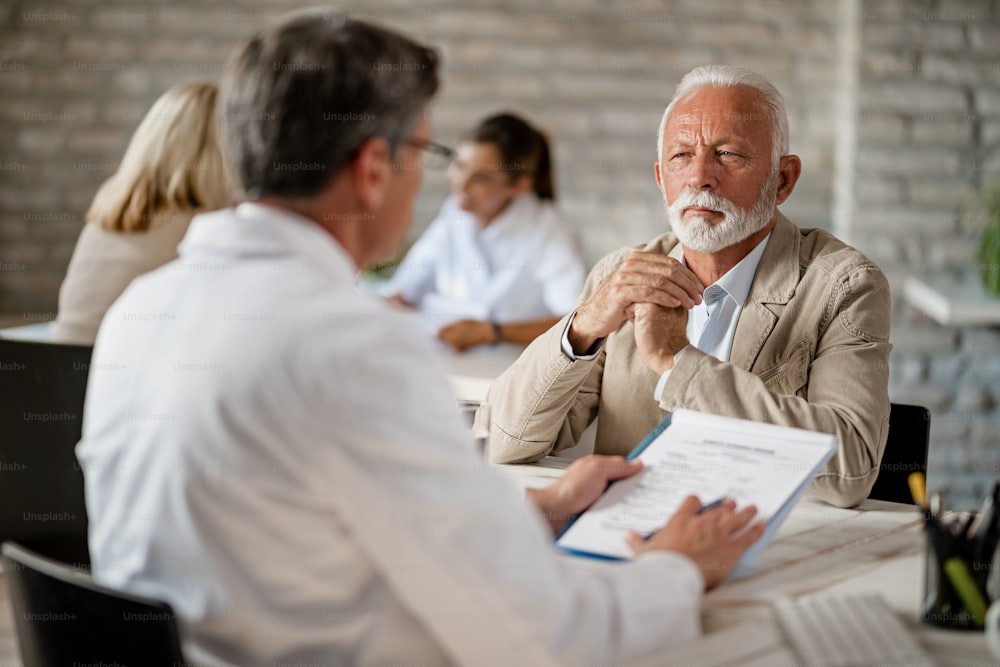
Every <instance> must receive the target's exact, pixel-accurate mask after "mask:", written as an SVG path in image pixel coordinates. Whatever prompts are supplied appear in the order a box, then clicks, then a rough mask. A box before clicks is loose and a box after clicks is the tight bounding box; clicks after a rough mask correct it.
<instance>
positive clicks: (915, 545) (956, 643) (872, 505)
mask: <svg viewBox="0 0 1000 667" xmlns="http://www.w3.org/2000/svg"><path fill="white" fill-rule="evenodd" d="M565 467H566V463H565V462H564V461H559V460H558V459H554V458H552V457H549V458H547V459H543V460H542V461H541V462H539V464H535V465H503V466H497V468H499V469H500V470H501V471H502V472H503V473H505V474H507V475H509V476H510V477H511V478H513V479H514V480H515V481H516V482H517V483H518V484H521V485H522V486H525V487H532V488H533V487H538V486H545V485H546V484H550V483H552V481H553V480H555V479H557V478H558V477H559V476H560V475H561V474H562V470H563V469H564V468H565ZM920 523H921V519H920V517H919V516H918V515H917V513H916V510H915V509H914V508H913V507H912V506H909V505H899V504H896V503H886V502H882V501H877V500H868V501H865V502H864V503H863V504H862V505H861V506H860V507H858V508H855V509H840V508H837V507H833V506H831V505H828V504H826V503H823V502H821V501H818V500H814V499H811V498H804V499H803V500H802V501H801V502H800V503H799V504H798V505H797V506H796V507H795V509H794V510H793V511H792V513H791V515H790V516H789V518H788V520H787V521H786V522H785V523H784V525H783V526H782V527H781V530H780V531H779V532H778V535H777V536H776V537H775V539H774V541H773V542H772V543H771V544H770V545H769V546H768V548H767V549H766V550H765V551H764V553H763V554H762V556H761V559H760V561H758V563H757V567H756V570H755V572H754V573H753V574H750V575H748V576H745V577H743V578H741V579H737V580H734V581H730V582H727V583H725V584H723V585H721V586H719V587H717V588H715V589H714V590H712V591H711V592H709V593H708V594H707V595H706V596H705V602H704V605H703V609H702V625H703V628H704V632H705V634H704V636H703V637H702V638H701V639H699V640H697V641H695V642H692V643H691V644H688V645H686V646H684V647H681V648H680V649H677V650H675V651H672V652H670V653H668V654H663V653H660V654H657V655H652V656H649V658H648V659H647V660H644V661H639V662H638V663H636V665H635V667H639V666H642V667H647V666H648V667H652V666H653V665H684V666H685V667H687V666H697V667H710V666H719V667H722V666H723V665H730V666H732V665H741V666H742V665H753V666H759V667H786V666H787V667H793V666H795V665H798V664H799V663H798V659H797V657H796V656H795V654H794V653H793V652H792V649H791V648H790V647H789V645H788V644H787V643H786V641H785V638H784V637H783V636H782V633H781V630H780V628H779V627H778V625H777V622H776V621H775V620H774V618H773V615H772V612H771V608H770V604H771V603H772V602H773V601H774V600H777V599H779V598H782V597H799V596H803V595H806V594H813V593H824V594H826V593H829V594H831V595H845V594H852V593H861V592H878V593H881V594H882V596H883V597H885V599H886V602H887V603H888V604H889V606H890V607H892V608H893V609H894V610H896V611H897V612H898V613H899V614H900V617H901V618H902V619H903V621H904V623H906V624H907V625H908V626H909V627H910V629H911V630H912V631H913V633H914V634H915V636H916V637H917V639H918V640H919V641H920V643H921V644H922V645H923V646H924V647H925V648H926V649H927V651H928V652H929V653H930V654H931V655H932V656H933V657H934V658H935V659H936V660H937V661H938V664H940V665H942V666H950V665H954V666H956V667H957V666H958V665H978V666H979V667H987V666H988V665H1000V661H997V660H995V659H994V658H991V657H990V654H989V652H988V651H987V649H986V641H985V639H984V637H983V633H981V632H967V631H959V630H941V629H937V628H933V627H931V626H927V625H924V624H923V623H920V622H919V620H918V619H919V614H920V612H919V610H920V601H921V597H922V595H923V567H924V566H923V548H924V541H923V531H922V530H921V526H920ZM596 562H597V561H595V563H596ZM605 566H607V567H614V565H613V564H612V565H605ZM665 594H668V592H666V591H665Z"/></svg>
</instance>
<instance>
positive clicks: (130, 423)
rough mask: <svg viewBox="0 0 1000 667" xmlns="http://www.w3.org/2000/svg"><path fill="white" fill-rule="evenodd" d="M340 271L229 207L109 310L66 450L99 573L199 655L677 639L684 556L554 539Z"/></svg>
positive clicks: (692, 585)
mask: <svg viewBox="0 0 1000 667" xmlns="http://www.w3.org/2000/svg"><path fill="white" fill-rule="evenodd" d="M354 274H355V267H354V266H353V265H352V263H351V261H350V259H349V257H348V255H347V254H346V253H345V252H344V251H343V250H342V248H341V247H340V246H339V245H338V244H337V243H336V242H335V241H334V240H333V238H332V237H330V236H329V235H328V234H327V233H325V232H324V231H322V229H321V228H320V227H319V226H318V225H316V224H314V223H313V222H311V221H308V220H305V219H303V218H300V217H297V216H294V215H291V214H289V213H286V212H280V211H278V210H277V209H273V208H269V207H265V206H261V205H255V204H242V205H241V206H239V207H238V208H237V209H235V210H225V211H218V212H215V213H208V214H204V215H201V216H198V217H197V218H196V219H195V221H194V222H193V223H192V227H191V229H190V231H189V233H188V235H187V237H186V238H185V240H184V242H183V243H182V244H181V246H180V258H179V259H178V260H176V261H175V262H173V263H171V264H167V265H166V266H164V267H162V268H160V269H158V270H156V271H154V272H152V273H150V274H147V275H145V276H142V277H140V278H138V279H137V280H135V281H134V282H133V283H132V285H131V286H130V287H129V288H128V289H127V290H126V292H125V293H124V295H123V296H122V297H121V298H120V299H119V300H118V301H117V302H116V303H115V304H114V305H113V306H112V308H111V309H110V310H109V312H108V315H107V316H106V317H105V319H104V322H103V324H102V326H101V329H100V332H99V334H98V338H97V342H96V346H95V351H94V357H93V362H92V365H91V371H90V381H89V382H90V384H89V386H88V391H87V400H86V408H85V414H84V423H83V440H82V441H81V443H80V445H79V447H78V449H77V453H78V456H79V458H80V462H81V464H82V466H83V471H84V477H85V480H86V492H87V509H88V513H89V516H90V540H91V541H90V548H91V554H92V559H93V572H94V576H95V577H96V579H97V580H98V581H99V582H101V583H104V584H107V585H109V586H112V587H115V588H119V589H125V590H130V591H135V592H138V593H141V594H146V595H151V596H154V597H157V598H162V599H164V600H166V601H168V602H169V603H170V604H171V605H173V607H174V609H175V611H176V612H177V613H178V615H179V618H180V619H181V622H182V634H183V641H184V647H185V650H186V651H187V658H188V659H189V660H197V661H203V662H205V663H207V664H210V665H240V666H249V665H274V664H314V663H316V664H324V665H325V664H336V665H373V664H464V665H505V666H507V665H546V664H610V663H617V662H618V661H620V660H622V659H623V658H625V657H628V656H630V655H633V654H635V653H637V652H646V651H649V650H653V649H657V648H660V647H666V646H668V645H671V644H677V643H680V642H683V641H685V640H689V639H691V638H692V637H694V636H696V635H697V634H698V608H699V604H700V599H701V589H702V585H703V584H702V579H701V577H700V575H699V574H698V571H697V569H696V568H695V567H694V565H693V564H692V563H691V562H690V561H689V560H687V559H686V558H684V557H681V556H679V555H674V554H654V555H649V556H644V557H643V558H640V559H639V560H638V561H637V562H635V563H632V564H628V565H618V566H608V567H603V568H600V569H599V570H598V571H597V572H596V573H595V572H594V571H593V569H592V568H587V569H586V570H583V569H582V568H579V567H578V566H577V564H575V563H574V562H573V561H572V560H571V559H568V558H566V557H561V556H557V555H556V554H555V553H554V551H553V548H552V546H551V542H550V536H549V535H548V534H547V530H546V529H545V528H544V526H543V522H542V520H541V518H540V516H539V515H538V514H537V512H536V511H535V510H534V509H533V507H531V506H530V503H527V502H525V500H524V498H523V495H522V492H521V491H520V490H519V489H517V488H515V486H514V485H513V484H512V483H511V482H509V481H508V480H507V479H506V478H505V477H503V476H502V475H500V474H499V473H497V472H496V471H494V470H492V469H491V468H490V466H489V465H487V464H485V463H484V462H483V461H482V460H481V459H479V458H478V457H477V456H476V455H475V454H474V453H473V450H472V447H471V443H470V442H469V438H468V437H467V435H468V434H467V431H466V430H465V429H464V428H463V426H462V425H461V423H460V421H459V417H458V414H457V412H456V408H455V401H454V399H453V398H452V396H451V394H450V392H449V389H448V385H447V383H446V380H445V378H444V372H443V370H442V368H441V367H440V364H439V362H438V360H437V355H435V354H433V353H432V351H431V343H430V342H429V341H428V340H427V339H426V338H425V337H424V336H422V335H420V332H419V326H418V325H416V323H415V321H414V318H413V317H412V316H410V315H406V314H403V313H399V312H394V311H393V310H392V309H390V308H387V307H385V306H384V305H383V304H382V303H381V302H379V301H377V300H373V299H371V298H369V297H366V296H364V295H362V294H361V293H360V292H358V291H357V289H356V288H355V286H354Z"/></svg>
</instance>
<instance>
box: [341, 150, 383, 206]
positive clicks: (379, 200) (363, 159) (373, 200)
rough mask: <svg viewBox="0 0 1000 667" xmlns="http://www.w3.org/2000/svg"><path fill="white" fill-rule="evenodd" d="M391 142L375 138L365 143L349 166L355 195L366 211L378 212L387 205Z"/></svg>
mask: <svg viewBox="0 0 1000 667" xmlns="http://www.w3.org/2000/svg"><path fill="white" fill-rule="evenodd" d="M391 158H392V155H391V154H390V151H389V142H388V141H386V140H385V139H382V138H379V137H374V138H371V139H368V140H367V141H365V142H364V143H363V144H361V146H360V147H359V148H358V150H357V155H356V156H355V157H354V159H353V160H352V161H351V162H350V164H349V165H348V167H347V168H348V170H349V171H350V176H351V182H352V184H353V185H354V194H355V196H356V197H357V199H358V202H359V203H360V205H361V206H362V208H364V209H365V210H366V211H377V210H379V209H381V208H382V205H383V203H385V198H386V194H387V191H388V187H389V182H390V175H391V171H392V163H391Z"/></svg>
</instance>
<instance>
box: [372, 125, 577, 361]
mask: <svg viewBox="0 0 1000 667" xmlns="http://www.w3.org/2000/svg"><path fill="white" fill-rule="evenodd" d="M453 157H454V159H453V160H452V162H451V164H450V166H449V167H448V182H449V184H450V186H451V193H452V194H451V196H450V197H449V198H448V199H447V200H446V201H445V202H444V204H443V205H442V207H441V212H440V213H438V216H437V217H436V218H435V219H434V221H433V222H431V224H430V226H429V227H428V228H427V230H426V231H425V232H424V233H423V235H421V237H420V239H419V240H417V242H416V243H415V244H414V245H413V247H412V248H411V249H410V251H409V252H408V253H407V255H406V257H405V258H404V260H403V262H402V263H401V264H400V266H399V268H398V269H397V270H396V273H395V274H393V277H392V280H391V281H390V284H389V286H388V288H387V289H386V292H387V293H388V294H390V295H391V298H392V300H393V301H394V302H396V303H397V304H400V305H405V306H410V307H415V308H417V309H419V310H420V312H421V314H422V315H423V317H424V319H425V321H426V322H427V324H428V325H429V326H430V328H431V329H432V330H434V331H436V333H437V336H438V338H439V339H441V340H442V341H443V342H444V343H446V344H447V345H449V346H451V347H452V348H454V349H456V350H459V351H461V350H465V349H467V348H470V347H474V346H477V345H490V344H496V343H500V342H508V343H519V344H522V345H527V344H528V343H530V342H531V341H533V340H534V339H535V338H536V337H538V336H539V335H540V334H541V333H543V332H544V331H546V330H547V329H548V328H549V327H551V326H552V325H553V324H555V323H556V322H558V321H559V319H560V318H561V317H562V316H563V315H566V314H567V313H568V312H570V311H571V310H573V308H574V307H575V306H576V301H577V298H578V297H579V296H580V292H581V291H582V290H583V282H584V279H585V278H586V275H587V269H586V265H585V263H584V261H583V257H582V255H581V254H580V247H579V243H578V242H577V239H576V237H575V236H574V235H573V231H572V230H571V229H570V226H569V225H568V224H566V222H565V221H564V220H563V219H562V218H561V217H560V215H559V212H558V210H557V209H556V206H555V200H556V192H555V185H554V182H553V174H552V172H553V166H552V154H551V150H550V148H549V142H548V140H547V139H546V138H545V135H543V134H542V133H541V132H539V131H538V130H537V129H536V128H534V127H532V126H531V125H530V124H528V123H527V122H526V121H525V120H523V119H521V118H519V117H518V116H515V115H514V114H510V113H501V114H497V115H494V116H490V117H489V118H486V119H485V120H483V121H482V122H481V123H479V125H477V126H476V128H475V129H474V130H472V131H471V132H470V133H469V134H468V135H467V136H466V138H465V139H464V140H463V141H462V142H460V143H459V145H458V149H457V150H456V151H455V154H454V156H453Z"/></svg>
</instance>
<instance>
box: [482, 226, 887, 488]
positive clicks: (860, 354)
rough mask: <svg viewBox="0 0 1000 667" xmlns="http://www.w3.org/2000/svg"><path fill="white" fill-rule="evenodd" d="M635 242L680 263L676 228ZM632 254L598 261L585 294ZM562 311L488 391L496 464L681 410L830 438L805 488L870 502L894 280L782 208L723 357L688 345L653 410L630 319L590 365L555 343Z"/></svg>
mask: <svg viewBox="0 0 1000 667" xmlns="http://www.w3.org/2000/svg"><path fill="white" fill-rule="evenodd" d="M637 247H638V248H641V249H642V250H646V251H654V252H661V253H665V254H669V255H670V256H672V257H678V258H679V257H680V252H681V248H680V246H679V245H678V244H677V240H676V238H675V237H674V235H673V234H664V235H662V236H660V237H658V238H656V239H654V240H653V241H651V242H650V243H648V244H646V245H644V246H637ZM632 249H633V248H631V247H629V248H623V249H621V250H618V251H616V252H613V253H611V254H610V255H608V256H606V257H604V259H602V260H601V261H600V262H599V263H598V264H597V266H596V267H594V270H593V271H591V273H590V276H588V278H587V284H586V286H585V287H584V293H583V295H582V296H581V301H582V300H583V299H586V298H587V297H588V296H589V295H590V294H591V293H592V292H593V291H594V290H595V289H596V288H597V286H598V285H599V284H600V283H601V281H603V280H604V278H605V277H607V275H608V274H610V273H611V272H612V271H613V270H614V269H615V268H616V267H617V266H618V264H619V263H621V261H622V260H623V259H624V258H625V256H626V255H627V254H628V253H629V252H630V251H631V250H632ZM567 319H568V316H567V318H563V320H562V321H561V322H559V323H558V324H556V325H555V326H554V327H552V328H551V329H550V330H549V331H548V332H546V333H544V334H543V335H542V336H540V337H539V338H538V339H536V340H535V342H533V343H532V344H531V345H530V346H529V347H528V348H527V349H526V350H525V351H524V354H523V355H522V356H521V358H520V359H519V360H518V361H517V362H516V363H515V364H514V365H513V366H511V367H510V368H509V369H508V370H507V371H506V372H505V373H504V374H503V375H501V376H500V377H499V378H498V379H497V380H496V382H494V383H493V386H492V387H491V388H490V391H489V395H488V399H487V400H488V401H489V402H490V403H491V405H492V412H493V425H492V431H491V433H490V458H491V459H492V460H493V461H495V462H528V461H534V460H537V459H539V458H541V457H543V456H545V455H546V454H549V453H552V452H555V451H558V450H561V449H564V448H566V447H571V446H572V445H573V444H575V443H576V442H577V440H578V439H579V437H580V435H581V434H582V433H583V431H584V429H585V428H586V427H587V425H588V424H590V423H591V422H592V421H593V420H594V418H595V417H597V416H598V414H599V415H600V420H598V423H597V440H596V445H595V451H596V453H598V454H625V453H627V452H629V451H630V450H631V449H632V448H633V447H634V446H635V445H636V444H637V443H638V442H639V441H640V440H642V438H643V437H644V436H645V435H646V434H647V433H648V432H649V431H650V430H651V429H652V428H653V427H654V426H655V425H656V424H657V423H658V422H659V421H661V420H662V419H663V418H664V416H666V415H667V414H668V413H670V412H671V411H673V410H675V409H677V408H689V409H692V410H701V411H704V412H710V413H714V414H719V415H727V416H732V417H741V418H745V419H753V420H757V421H763V422H771V423H775V424H783V425H788V426H797V427H800V428H805V429H810V430H814V431H822V432H825V433H832V434H835V435H836V436H837V437H838V438H840V449H839V451H838V452H837V454H835V455H834V457H833V458H832V459H831V460H830V462H829V463H828V464H827V465H826V467H825V468H824V470H823V471H822V472H820V474H819V476H818V477H817V479H816V482H815V484H814V485H813V492H814V493H816V494H817V495H818V496H819V497H821V498H823V499H824V500H827V501H828V502H831V503H833V504H835V505H841V506H851V505H856V504H857V503H859V502H861V501H862V500H864V499H865V498H866V497H867V495H868V492H869V491H870V490H871V487H872V484H874V483H875V476H876V475H877V473H878V467H879V462H880V461H881V458H882V451H883V449H884V447H885V439H886V434H887V431H888V424H889V395H888V378H889V351H890V350H891V348H892V346H891V345H890V344H889V285H888V282H887V281H886V279H885V276H884V275H883V274H882V272H881V271H880V270H879V268H878V267H877V266H875V264H873V263H872V262H871V261H870V260H868V259H867V258H866V257H865V256H864V255H862V254H861V253H859V252H858V251H857V250H854V249H853V248H851V247H850V246H847V245H846V244H844V243H842V242H841V241H839V240H838V239H836V238H835V237H833V236H832V235H830V234H829V233H827V232H825V231H823V230H819V229H799V228H798V227H796V226H795V225H793V224H792V223H791V222H789V221H788V219H787V218H785V217H784V216H783V215H781V214H780V213H779V214H778V219H777V222H776V224H775V226H774V231H773V232H772V234H771V239H770V241H769V242H768V245H767V248H766V249H765V251H764V255H763V257H762V258H761V261H760V266H759V267H758V269H757V274H756V276H755V277H754V281H753V284H752V285H751V288H750V294H749V295H748V297H747V301H746V303H745V305H744V308H743V311H742V313H741V315H740V319H739V322H738V323H737V325H736V334H735V338H734V341H733V349H732V354H731V360H730V362H728V363H727V362H721V361H718V360H717V359H715V358H713V357H710V356H708V355H706V354H704V353H703V352H701V351H700V350H698V349H696V348H694V347H689V348H687V349H686V350H685V351H684V353H683V354H682V355H681V356H680V359H679V361H678V363H677V365H676V366H675V367H674V370H673V372H672V373H671V374H670V378H669V379H668V380H667V384H666V387H665V389H664V392H663V400H662V401H661V402H660V404H659V405H657V404H656V402H655V400H654V398H653V391H654V389H655V387H656V382H657V380H658V379H659V378H658V377H657V375H656V374H655V373H654V372H653V371H651V370H650V369H648V368H647V367H646V366H645V365H644V364H643V363H642V361H641V360H640V359H639V355H638V354H637V352H636V349H635V340H634V337H633V332H632V325H631V323H629V322H625V323H624V324H622V325H621V327H619V328H618V330H617V331H615V332H614V333H612V334H611V335H610V336H608V339H607V341H606V343H605V345H604V348H603V349H602V350H601V352H600V353H599V354H598V355H597V358H596V359H594V360H592V361H580V360H577V361H573V360H571V359H569V358H568V357H566V356H565V355H564V354H563V353H562V350H561V349H560V340H561V338H562V334H563V330H564V329H565V326H566V321H567Z"/></svg>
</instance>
